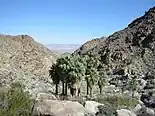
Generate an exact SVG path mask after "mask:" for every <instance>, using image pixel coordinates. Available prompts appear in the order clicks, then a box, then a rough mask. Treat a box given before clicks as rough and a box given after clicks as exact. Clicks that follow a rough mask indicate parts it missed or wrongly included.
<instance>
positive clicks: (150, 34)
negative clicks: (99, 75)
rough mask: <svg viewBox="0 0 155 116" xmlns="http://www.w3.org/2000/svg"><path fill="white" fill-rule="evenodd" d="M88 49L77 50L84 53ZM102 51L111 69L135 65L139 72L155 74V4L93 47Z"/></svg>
mask: <svg viewBox="0 0 155 116" xmlns="http://www.w3.org/2000/svg"><path fill="white" fill-rule="evenodd" d="M83 51H84V50H81V51H78V52H77V53H79V54H83ZM87 54H93V55H100V56H101V61H102V63H103V64H104V65H105V67H107V69H109V70H110V69H112V70H115V69H122V68H123V69H128V70H126V71H128V73H130V71H131V70H130V69H133V70H134V71H135V72H137V74H144V73H146V72H152V73H153V74H155V70H154V69H155V7H153V8H151V9H149V11H148V12H146V13H145V15H144V16H142V17H140V18H138V19H136V20H134V21H133V22H132V23H131V24H129V25H128V27H127V28H125V29H123V30H121V31H118V32H116V33H114V34H113V35H111V36H109V37H108V38H107V39H106V40H104V41H101V42H99V44H97V45H96V46H95V47H93V48H91V49H89V50H88V51H87Z"/></svg>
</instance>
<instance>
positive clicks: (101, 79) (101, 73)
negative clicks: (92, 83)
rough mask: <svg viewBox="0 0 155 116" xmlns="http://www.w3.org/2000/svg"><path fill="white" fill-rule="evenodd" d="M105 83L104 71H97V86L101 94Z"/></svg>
mask: <svg viewBox="0 0 155 116" xmlns="http://www.w3.org/2000/svg"><path fill="white" fill-rule="evenodd" d="M106 83H107V75H106V73H105V72H104V71H102V70H100V71H99V80H98V87H99V89H100V94H102V88H103V86H105V85H106Z"/></svg>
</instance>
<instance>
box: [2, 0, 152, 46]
mask: <svg viewBox="0 0 155 116" xmlns="http://www.w3.org/2000/svg"><path fill="white" fill-rule="evenodd" d="M154 5H155V0H0V33H3V34H13V35H18V34H28V35H31V36H32V37H34V38H35V40H37V41H38V42H41V43H43V44H55V43H58V44H82V43H84V42H86V41H87V40H90V39H93V38H95V37H101V36H108V35H110V34H112V33H113V32H115V31H118V30H120V29H123V28H124V27H126V26H127V25H128V24H129V23H130V22H131V21H132V20H133V19H135V18H137V17H139V16H141V15H143V14H144V13H145V11H147V10H148V9H149V8H151V7H153V6H154Z"/></svg>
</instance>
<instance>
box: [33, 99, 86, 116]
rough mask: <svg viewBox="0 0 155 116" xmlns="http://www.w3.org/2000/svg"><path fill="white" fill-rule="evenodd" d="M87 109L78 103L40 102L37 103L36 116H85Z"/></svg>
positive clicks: (35, 107) (45, 100)
mask: <svg viewBox="0 0 155 116" xmlns="http://www.w3.org/2000/svg"><path fill="white" fill-rule="evenodd" d="M84 114H85V109H84V107H83V106H82V105H81V104H80V103H78V102H72V101H59V100H48V99H44V100H39V101H37V102H36V103H35V106H34V110H33V115H34V116H45V115H46V116H47V115H48V116H84Z"/></svg>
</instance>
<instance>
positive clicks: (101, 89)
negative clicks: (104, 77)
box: [99, 86, 102, 94]
mask: <svg viewBox="0 0 155 116" xmlns="http://www.w3.org/2000/svg"><path fill="white" fill-rule="evenodd" d="M99 88H100V94H102V86H100V87H99Z"/></svg>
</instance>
